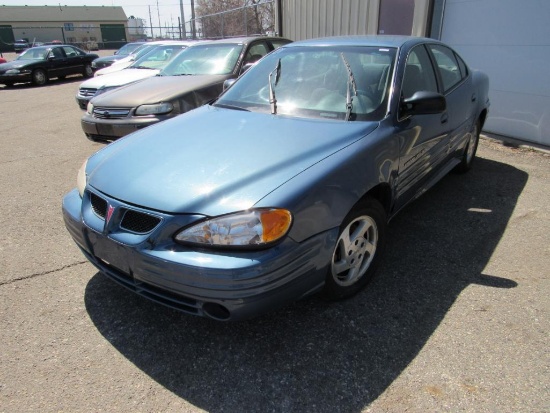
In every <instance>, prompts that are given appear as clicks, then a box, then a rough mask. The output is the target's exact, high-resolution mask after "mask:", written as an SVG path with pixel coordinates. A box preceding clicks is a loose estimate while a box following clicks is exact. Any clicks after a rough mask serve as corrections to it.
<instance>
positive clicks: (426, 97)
mask: <svg viewBox="0 0 550 413" xmlns="http://www.w3.org/2000/svg"><path fill="white" fill-rule="evenodd" d="M445 109H447V101H446V100H445V96H443V95H441V94H439V93H437V92H427V91H420V92H416V93H415V94H414V95H412V96H411V97H410V98H408V99H405V100H403V101H402V102H401V105H400V112H401V117H402V118H405V117H408V116H413V115H434V114H437V113H443V112H445Z"/></svg>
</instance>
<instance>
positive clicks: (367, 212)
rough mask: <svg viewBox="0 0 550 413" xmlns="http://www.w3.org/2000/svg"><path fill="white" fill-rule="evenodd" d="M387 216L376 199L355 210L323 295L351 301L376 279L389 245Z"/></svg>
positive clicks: (345, 223) (334, 255)
mask: <svg viewBox="0 0 550 413" xmlns="http://www.w3.org/2000/svg"><path fill="white" fill-rule="evenodd" d="M386 226H387V223H386V213H385V211H384V208H383V207H382V205H381V204H380V203H379V202H378V201H376V200H375V199H367V200H366V201H365V202H363V203H361V204H360V205H359V206H358V207H357V208H355V209H353V210H352V211H351V212H350V213H349V214H348V215H347V216H346V218H345V219H344V221H343V222H342V225H341V226H340V234H339V236H338V241H337V242H336V246H335V247H334V251H333V253H332V260H331V264H330V267H329V269H328V273H327V276H326V280H325V286H324V288H323V291H322V295H323V296H324V297H325V298H328V299H331V300H337V299H342V298H347V297H351V296H352V295H354V294H356V293H357V292H359V291H360V290H361V289H363V288H364V287H365V286H366V285H367V284H368V282H369V281H370V280H371V279H372V277H373V276H374V273H375V271H376V268H377V267H378V264H379V262H380V259H381V256H382V255H383V252H384V247H385V244H386Z"/></svg>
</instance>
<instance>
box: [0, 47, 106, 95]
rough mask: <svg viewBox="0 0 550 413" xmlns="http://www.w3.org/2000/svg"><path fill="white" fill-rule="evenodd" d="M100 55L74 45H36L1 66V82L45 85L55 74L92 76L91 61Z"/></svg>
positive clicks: (60, 76)
mask: <svg viewBox="0 0 550 413" xmlns="http://www.w3.org/2000/svg"><path fill="white" fill-rule="evenodd" d="M96 58H97V55H96V54H92V53H86V52H85V51H83V50H81V49H79V48H77V47H74V46H70V45H60V46H39V47H33V48H30V49H27V50H25V51H24V52H23V53H21V54H20V55H19V56H18V57H17V59H15V60H12V61H11V62H8V63H4V64H1V65H0V84H4V85H6V86H11V85H13V84H14V83H25V82H32V83H34V84H35V85H37V86H42V85H44V84H45V83H46V82H47V81H48V80H49V79H51V78H55V77H57V78H60V79H63V78H65V77H66V76H69V75H74V74H81V75H83V76H84V77H91V76H93V72H92V67H91V63H92V61H93V60H94V59H96Z"/></svg>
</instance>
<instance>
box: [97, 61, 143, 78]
mask: <svg viewBox="0 0 550 413" xmlns="http://www.w3.org/2000/svg"><path fill="white" fill-rule="evenodd" d="M132 63H134V61H133V60H129V59H128V58H126V59H121V60H117V61H116V62H114V63H113V64H112V65H111V66H107V67H104V68H103V69H99V70H98V71H97V72H95V76H105V75H109V74H111V73H116V72H119V71H121V70H122V69H126V68H127V67H128V66H130V65H131V64H132Z"/></svg>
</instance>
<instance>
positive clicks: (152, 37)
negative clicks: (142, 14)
mask: <svg viewBox="0 0 550 413" xmlns="http://www.w3.org/2000/svg"><path fill="white" fill-rule="evenodd" d="M149 23H150V24H151V40H155V35H154V34H153V19H152V18H151V6H149Z"/></svg>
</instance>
